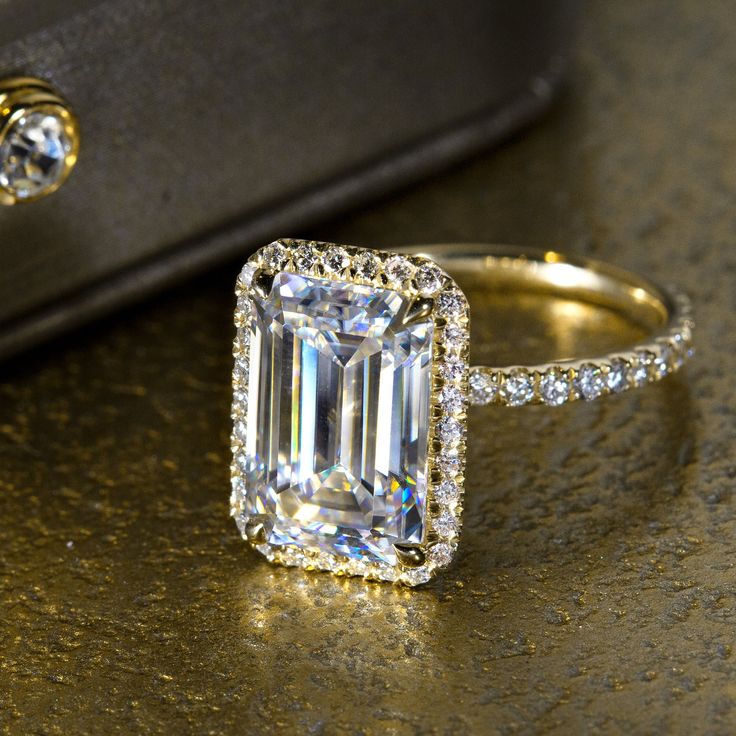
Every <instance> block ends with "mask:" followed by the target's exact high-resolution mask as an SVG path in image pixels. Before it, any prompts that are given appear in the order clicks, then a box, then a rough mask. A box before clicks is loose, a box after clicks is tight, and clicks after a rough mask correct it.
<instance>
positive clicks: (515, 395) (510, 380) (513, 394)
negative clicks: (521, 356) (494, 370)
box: [501, 368, 534, 406]
mask: <svg viewBox="0 0 736 736" xmlns="http://www.w3.org/2000/svg"><path fill="white" fill-rule="evenodd" d="M501 397H502V398H503V399H504V401H505V402H506V403H507V404H509V405H511V406H523V405H524V404H528V403H529V402H530V401H531V400H532V398H533V397H534V382H533V381H532V377H531V375H530V374H529V371H527V370H525V369H523V368H516V369H514V370H512V371H510V372H509V373H508V374H507V375H505V376H504V381H503V385H502V386H501Z"/></svg>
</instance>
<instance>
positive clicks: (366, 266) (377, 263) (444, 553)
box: [231, 239, 469, 586]
mask: <svg viewBox="0 0 736 736" xmlns="http://www.w3.org/2000/svg"><path fill="white" fill-rule="evenodd" d="M282 271H284V272H290V273H295V274H299V275H302V276H313V277H317V278H322V279H328V280H332V281H341V282H347V283H354V284H363V285H365V284H368V285H372V286H375V287H377V288H383V289H392V290H394V291H397V292H398V293H399V294H401V295H402V296H404V297H409V298H412V299H421V300H424V301H423V304H422V306H423V307H426V309H427V310H428V311H429V314H430V316H431V319H432V321H433V324H434V342H433V348H432V384H431V385H432V387H431V394H430V428H429V447H428V453H427V458H428V460H427V466H428V467H427V471H428V472H427V478H428V483H427V503H426V523H425V526H424V529H425V531H424V537H423V541H422V543H421V544H420V545H418V546H417V547H416V548H415V549H410V550H409V551H410V552H412V553H413V554H410V555H406V556H403V557H402V556H401V555H400V556H399V561H398V564H397V565H396V566H393V565H389V564H384V563H381V562H374V561H365V560H363V559H354V558H350V557H342V556H339V555H337V554H334V553H333V552H331V551H326V550H324V549H320V550H317V549H313V550H310V549H303V548H298V547H296V546H291V545H274V544H270V543H269V542H267V541H264V540H263V538H262V537H259V535H258V533H257V530H254V529H252V528H250V526H249V521H250V520H249V519H248V517H247V516H246V514H245V494H246V488H245V487H244V482H243V473H242V467H243V463H244V453H243V449H244V441H245V432H247V426H246V423H245V422H244V421H243V419H244V417H245V416H246V412H247V408H248V407H247V404H248V395H247V385H248V380H249V349H250V346H249V341H248V334H249V326H250V325H249V319H250V317H249V315H250V301H251V300H252V299H253V298H254V292H253V289H254V283H256V282H257V281H258V278H259V274H260V273H263V272H265V273H267V274H275V273H277V272H282ZM236 295H237V300H238V305H237V309H236V312H235V325H236V329H237V335H236V338H235V342H234V346H233V354H234V357H235V366H234V369H233V404H232V418H233V425H234V429H233V434H232V437H231V445H232V452H233V461H232V466H231V482H232V494H231V515H232V516H233V517H234V519H235V521H236V523H237V525H238V528H239V530H240V533H241V535H242V536H243V538H244V539H247V540H248V541H249V543H250V544H251V546H253V547H254V548H255V549H256V550H258V552H260V553H261V554H262V555H264V556H265V557H266V558H267V559H268V560H269V561H271V562H275V563H279V564H282V565H286V566H292V567H293V566H296V567H301V568H304V569H308V570H325V571H330V572H332V573H335V574H337V575H350V576H362V577H364V578H367V579H373V580H387V581H392V582H396V583H400V584H403V585H408V586H415V585H419V584H422V583H426V582H427V581H428V580H430V579H431V578H432V577H433V575H434V573H435V571H436V570H437V569H439V568H443V567H446V566H447V565H449V564H450V562H451V561H452V559H453V557H454V554H455V550H456V548H457V540H458V535H459V532H460V527H461V517H462V510H463V492H464V491H463V485H464V465H465V446H466V422H467V405H468V370H469V369H468V344H469V311H468V304H467V300H466V299H465V296H464V295H463V293H462V292H461V291H460V289H459V288H458V287H457V285H456V284H455V282H454V281H453V279H452V278H451V277H450V276H448V275H447V274H446V273H445V272H444V271H443V270H442V269H440V268H439V267H438V266H437V265H436V264H435V263H434V262H432V261H431V260H430V259H428V258H425V257H422V256H413V255H411V256H409V255H401V254H397V253H387V252H384V251H378V250H371V249H366V248H357V247H348V246H336V245H333V244H330V243H320V242H315V241H300V240H290V239H289V240H286V239H284V240H279V241H275V242H274V243H271V244H269V245H267V246H264V247H263V248H261V249H260V250H258V251H257V252H256V253H255V254H254V255H253V256H251V257H250V258H249V260H248V262H247V263H246V265H245V266H244V268H243V270H242V271H241V273H240V276H239V277H238V280H237V284H236Z"/></svg>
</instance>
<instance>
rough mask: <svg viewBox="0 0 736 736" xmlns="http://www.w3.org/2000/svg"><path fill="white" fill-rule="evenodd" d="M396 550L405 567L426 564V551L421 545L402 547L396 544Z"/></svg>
mask: <svg viewBox="0 0 736 736" xmlns="http://www.w3.org/2000/svg"><path fill="white" fill-rule="evenodd" d="M394 550H395V551H396V556H397V557H398V558H399V562H400V563H401V564H402V565H403V566H404V567H419V566H420V565H423V564H424V560H425V559H426V557H425V554H424V552H422V550H421V549H419V547H402V546H401V545H398V544H395V545H394Z"/></svg>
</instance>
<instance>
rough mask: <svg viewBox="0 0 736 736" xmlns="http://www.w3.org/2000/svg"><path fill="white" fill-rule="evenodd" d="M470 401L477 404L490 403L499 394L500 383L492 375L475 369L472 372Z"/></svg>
mask: <svg viewBox="0 0 736 736" xmlns="http://www.w3.org/2000/svg"><path fill="white" fill-rule="evenodd" d="M469 385H470V401H471V403H472V404H476V405H477V406H483V405H484V404H490V403H491V402H493V401H494V400H495V398H496V395H497V394H498V385H497V384H496V383H494V382H493V379H492V377H491V376H490V374H488V373H484V372H483V371H478V370H473V371H471V373H470V379H469Z"/></svg>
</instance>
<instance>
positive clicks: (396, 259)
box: [383, 256, 414, 285]
mask: <svg viewBox="0 0 736 736" xmlns="http://www.w3.org/2000/svg"><path fill="white" fill-rule="evenodd" d="M383 272H384V273H385V274H386V278H387V279H388V280H389V283H390V284H393V285H401V284H403V283H404V282H405V281H408V280H409V279H410V278H411V277H412V275H413V274H414V265H413V264H412V262H411V261H410V260H409V259H408V258H405V257H404V256H391V257H389V258H387V259H386V262H385V263H384V264H383Z"/></svg>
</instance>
